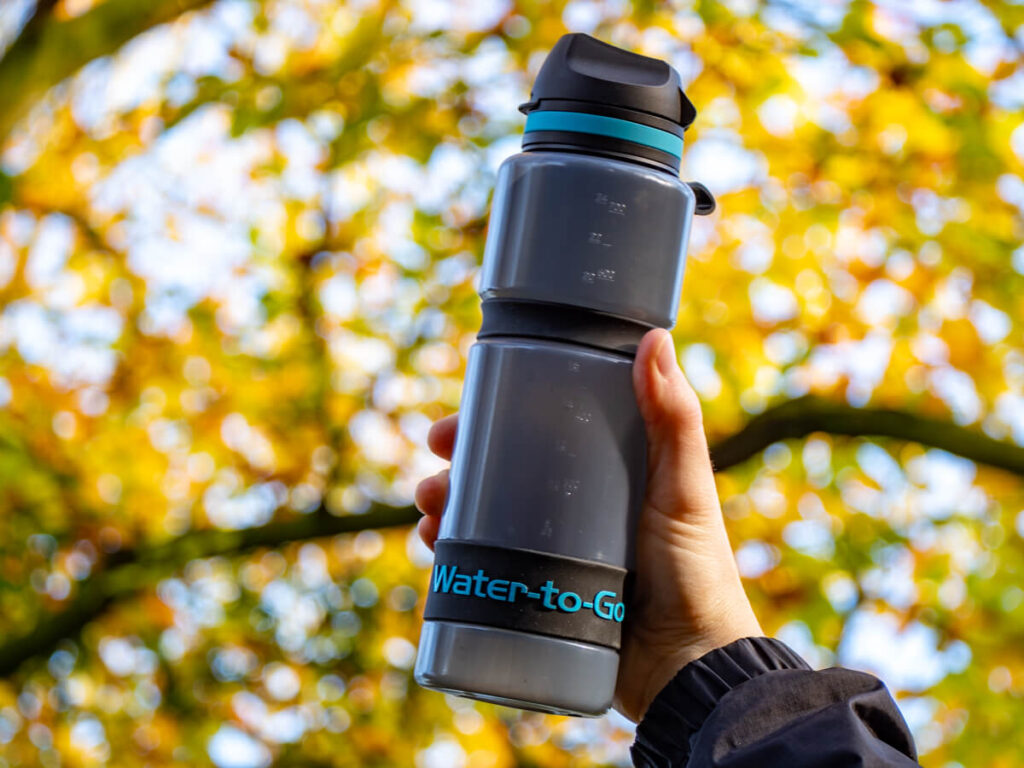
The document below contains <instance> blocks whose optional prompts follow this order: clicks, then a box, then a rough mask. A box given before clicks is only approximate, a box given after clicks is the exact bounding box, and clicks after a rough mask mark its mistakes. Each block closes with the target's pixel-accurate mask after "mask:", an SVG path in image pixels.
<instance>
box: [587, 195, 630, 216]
mask: <svg viewBox="0 0 1024 768" xmlns="http://www.w3.org/2000/svg"><path fill="white" fill-rule="evenodd" d="M594 202H595V203H597V204H598V205H603V206H604V207H605V209H606V210H607V211H608V213H610V214H612V215H613V216H625V215H626V204H625V203H623V202H620V201H619V200H612V199H611V198H610V197H608V195H606V194H605V193H604V192H598V193H597V194H596V195H594Z"/></svg>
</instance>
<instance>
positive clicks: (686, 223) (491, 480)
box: [415, 34, 714, 715]
mask: <svg viewBox="0 0 1024 768" xmlns="http://www.w3.org/2000/svg"><path fill="white" fill-rule="evenodd" d="M530 98H531V100H530V101H529V102H528V103H526V104H524V105H522V106H521V107H520V109H521V111H523V112H525V113H526V115H527V118H526V130H525V133H524V136H523V152H522V153H521V154H518V155H515V156H514V157H511V158H510V159H508V160H506V161H505V163H504V164H503V165H502V166H501V168H500V170H499V172H498V179H497V187H496V190H495V194H494V200H493V204H492V209H491V219H490V229H489V232H488V238H487V245H486V249H485V253H484V262H483V270H482V275H481V284H480V294H481V297H482V299H483V325H482V327H481V329H480V332H479V334H478V337H477V343H476V344H474V345H473V347H472V348H471V351H470V353H469V360H468V364H467V371H466V380H465V386H464V390H463V395H462V403H461V412H460V416H459V427H458V433H457V436H456V439H455V452H454V456H453V458H452V471H451V487H450V491H449V494H448V500H447V508H446V510H445V513H444V516H443V518H442V523H441V530H440V536H439V538H438V541H437V545H436V550H435V552H436V554H435V561H434V567H433V571H432V573H431V581H430V587H429V592H428V597H427V602H426V608H425V611H424V624H423V632H422V635H421V638H420V646H419V655H418V658H417V660H416V673H415V674H416V680H417V682H419V683H420V684H421V685H423V686H426V687H428V688H434V689H437V690H442V691H447V692H451V693H455V694H458V695H462V696H469V697H473V698H477V699H484V700H488V701H494V702H498V703H501V704H506V705H509V706H515V707H521V708H525V709H535V710H542V711H547V712H556V713H561V714H574V715H597V714H601V713H602V712H604V711H605V710H607V709H608V708H609V706H611V702H612V695H613V692H614V690H615V679H616V674H617V670H618V661H619V647H620V643H621V638H622V626H623V622H624V621H628V620H629V602H628V599H627V581H628V579H627V575H628V573H629V571H630V570H631V569H632V567H633V556H634V551H633V550H634V530H635V528H636V523H637V518H638V515H639V512H640V508H641V501H642V497H643V493H644V488H645V482H646V477H645V471H646V470H645V453H646V442H645V435H644V425H643V421H642V419H641V416H640V413H639V411H638V409H637V405H636V398H635V395H634V392H633V385H632V373H631V369H632V364H633V356H634V354H635V352H636V348H637V345H638V343H639V340H640V338H641V337H642V336H643V334H644V333H645V332H647V331H648V330H650V329H651V328H654V327H656V326H661V327H663V328H669V327H671V326H672V325H673V324H674V323H675V317H676V312H677V310H678V304H679V292H680V287H681V283H682V277H683V261H684V255H685V249H686V244H687V240H688V237H689V230H690V222H691V220H692V217H693V214H694V213H695V212H697V213H705V212H710V211H711V210H713V208H714V200H713V198H712V197H711V195H710V193H708V191H707V190H706V189H705V188H704V187H702V186H701V185H699V184H687V183H684V182H682V181H680V180H679V177H678V173H679V163H680V156H681V152H682V148H683V138H682V137H683V131H684V130H685V129H686V128H687V127H688V126H689V125H690V123H692V122H693V119H694V118H695V117H696V112H695V110H694V108H693V105H692V104H691V103H690V102H689V100H688V99H687V98H686V95H685V94H684V93H683V91H682V89H681V88H680V83H679V75H678V74H677V73H676V72H675V70H673V69H672V68H671V67H670V66H668V65H667V64H666V63H664V62H662V61H658V60H657V59H651V58H647V57H644V56H639V55H636V54H634V53H630V52H628V51H623V50H620V49H618V48H615V47H613V46H610V45H607V44H605V43H602V42H599V41H598V40H595V39H594V38H592V37H589V36H587V35H581V34H573V35H566V36H565V37H563V38H562V39H561V40H559V41H558V43H557V44H556V45H555V47H554V49H553V50H552V51H551V53H550V54H549V55H548V57H547V59H546V60H545V62H544V65H543V66H542V68H541V70H540V72H539V74H538V75H537V80H536V82H535V83H534V88H533V92H532V93H531V97H530Z"/></svg>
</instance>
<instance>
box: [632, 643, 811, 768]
mask: <svg viewBox="0 0 1024 768" xmlns="http://www.w3.org/2000/svg"><path fill="white" fill-rule="evenodd" d="M777 669H810V666H808V664H807V662H806V661H804V660H803V659H802V658H800V656H799V655H798V654H797V653H796V652H795V651H793V650H792V649H791V648H790V647H789V646H787V645H786V644H785V643H783V642H781V641H780V640H775V639H774V638H770V637H744V638H741V639H739V640H736V641H734V642H732V643H729V644H728V645H725V646H722V647H721V648H716V649H715V650H713V651H709V652H708V653H706V654H704V655H703V656H701V657H700V658H699V659H696V660H694V661H691V662H690V663H689V664H687V665H686V666H685V667H683V668H682V669H681V670H679V672H677V673H676V676H675V677H674V678H672V680H671V681H669V683H668V685H666V686H665V687H664V688H662V690H661V692H660V693H659V694H658V695H657V696H655V697H654V701H652V702H651V704H650V706H649V707H648V709H647V712H646V713H645V714H644V716H643V719H641V721H640V724H639V725H638V726H637V729H636V742H635V743H634V744H633V747H632V749H631V750H630V753H631V755H632V757H633V764H634V765H635V766H637V768H673V767H674V766H683V765H685V764H686V761H687V759H689V756H690V738H691V737H692V736H693V735H694V734H696V733H697V731H699V730H700V728H701V726H702V725H704V721H705V720H706V719H707V717H708V715H710V714H711V712H712V711H713V710H714V708H715V707H716V706H717V704H718V702H719V700H720V699H721V698H722V697H723V696H725V694H727V693H728V692H729V691H731V690H733V689H734V688H736V687H737V686H739V685H742V684H743V683H745V682H746V681H747V680H751V679H753V678H755V677H758V676H760V675H763V674H765V673H766V672H771V671H773V670H777Z"/></svg>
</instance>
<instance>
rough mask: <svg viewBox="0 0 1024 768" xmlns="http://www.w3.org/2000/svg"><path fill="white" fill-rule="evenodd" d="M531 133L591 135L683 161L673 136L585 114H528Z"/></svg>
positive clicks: (664, 132)
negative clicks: (563, 132) (619, 140)
mask: <svg viewBox="0 0 1024 768" xmlns="http://www.w3.org/2000/svg"><path fill="white" fill-rule="evenodd" d="M530 131H574V132H576V133H594V134H597V135H598V136H610V137H612V138H613V139H622V140H624V141H632V142H634V143H636V144H643V145H644V146H645V147H651V148H652V149H659V150H661V151H662V152H667V153H668V154H670V155H672V156H673V157H676V158H678V159H680V160H682V158H683V140H682V139H681V138H680V137H678V136H676V135H675V134H674V133H669V132H668V131H662V130H660V129H658V128H652V127H651V126H649V125H642V124H640V123H634V122H631V121H629V120H620V119H619V118H617V117H606V116H605V115H592V114H589V113H587V112H554V111H552V112H531V113H530V114H529V115H527V116H526V132H527V133H529V132H530Z"/></svg>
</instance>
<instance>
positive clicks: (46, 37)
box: [0, 0, 211, 142]
mask: <svg viewBox="0 0 1024 768" xmlns="http://www.w3.org/2000/svg"><path fill="white" fill-rule="evenodd" d="M210 2H211V0H146V2H139V0H106V2H103V3H100V4H99V5H97V6H96V7H95V8H93V9H92V10H90V11H87V12H86V13H83V14H82V15H81V16H77V17H75V18H73V19H66V20H62V21H60V20H54V19H53V18H52V14H49V13H46V14H41V13H39V12H38V9H37V12H36V15H35V16H34V17H33V18H32V19H31V20H30V21H29V23H28V24H26V26H25V29H24V30H23V31H22V33H21V35H20V36H19V37H18V39H17V40H16V41H15V42H14V43H13V44H12V45H11V47H10V48H8V49H7V53H6V54H5V55H4V57H3V58H2V59H0V142H2V140H3V139H4V138H6V137H7V135H8V134H9V133H10V132H11V129H12V128H13V127H14V125H15V124H16V123H17V122H18V120H20V119H21V118H22V117H24V116H25V115H26V114H27V113H28V111H29V108H30V107H31V106H32V104H33V103H35V101H36V100H37V99H39V98H40V97H41V96H42V95H43V94H44V93H46V91H48V90H49V89H50V88H52V87H53V86H55V85H57V83H59V82H61V81H62V80H64V79H65V78H67V77H69V76H70V75H72V74H74V73H75V72H76V71H78V69H80V68H81V67H82V66H84V65H85V64H88V63H89V62H90V61H92V60H93V59H97V58H99V57H101V56H107V55H109V54H111V53H114V52H115V51H116V50H118V49H119V48H120V47H121V46H122V45H124V44H125V43H126V42H127V41H128V40H131V39H132V38H133V37H135V36H136V35H138V34H140V33H142V32H145V31H146V30H147V29H149V28H151V27H154V26H156V25H157V24H163V23H164V22H167V21H170V20H172V19H174V18H176V17H178V16H180V15H181V14H182V13H185V12H186V11H190V10H194V9H196V8H200V7H202V6H204V5H207V4H208V3H210ZM41 5H43V6H44V8H45V7H46V6H47V5H48V4H47V3H45V2H44V3H42V4H41ZM49 5H52V3H50V4H49Z"/></svg>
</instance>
